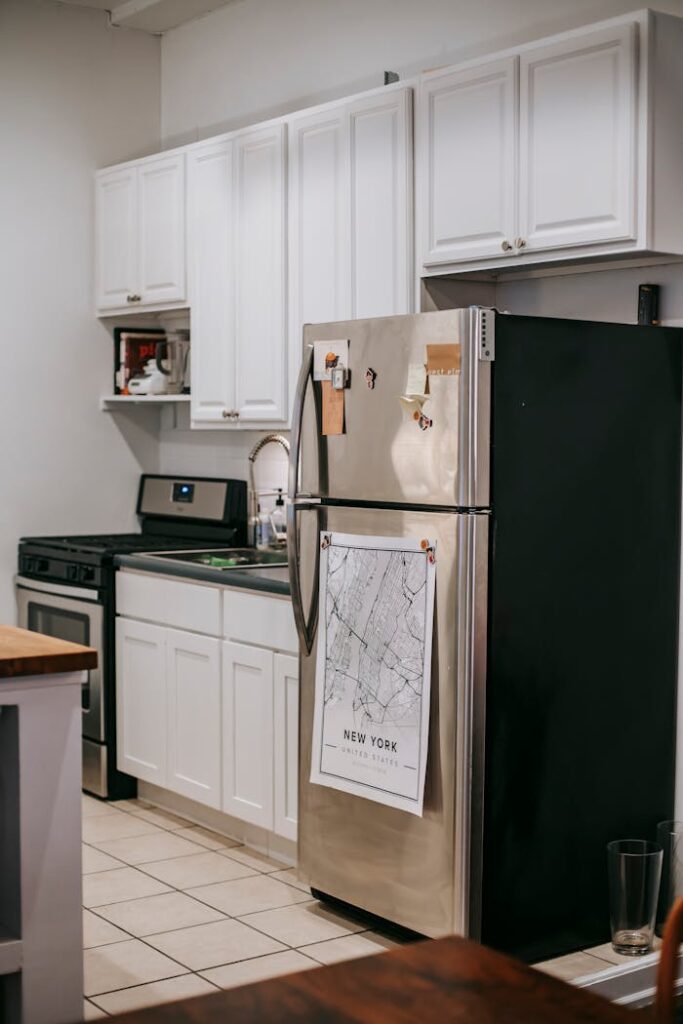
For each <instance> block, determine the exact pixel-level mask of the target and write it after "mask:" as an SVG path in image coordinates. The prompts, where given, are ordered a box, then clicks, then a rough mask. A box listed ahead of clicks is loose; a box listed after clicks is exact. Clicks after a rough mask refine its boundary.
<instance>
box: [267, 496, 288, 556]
mask: <svg viewBox="0 0 683 1024" xmlns="http://www.w3.org/2000/svg"><path fill="white" fill-rule="evenodd" d="M270 526H271V530H272V543H274V544H284V543H285V542H286V540H287V516H286V513H285V499H284V497H283V495H282V488H281V487H278V491H277V498H276V499H275V508H274V509H273V511H272V512H271V513H270Z"/></svg>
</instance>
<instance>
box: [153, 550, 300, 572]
mask: <svg viewBox="0 0 683 1024" xmlns="http://www.w3.org/2000/svg"><path fill="white" fill-rule="evenodd" d="M142 557H143V558H163V559H164V560H168V561H169V562H182V563H185V564H188V565H205V566H207V567H208V568H209V569H226V570H227V569H258V568H261V567H262V566H269V567H275V566H281V565H287V549H286V548H280V549H278V550H271V551H261V550H259V549H258V548H209V549H207V548H203V549H201V550H197V551H146V552H144V554H143V555H142Z"/></svg>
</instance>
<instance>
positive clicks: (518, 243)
mask: <svg viewBox="0 0 683 1024" xmlns="http://www.w3.org/2000/svg"><path fill="white" fill-rule="evenodd" d="M515 245H516V246H517V248H518V249H523V248H524V246H525V245H526V238H516V239H515Z"/></svg>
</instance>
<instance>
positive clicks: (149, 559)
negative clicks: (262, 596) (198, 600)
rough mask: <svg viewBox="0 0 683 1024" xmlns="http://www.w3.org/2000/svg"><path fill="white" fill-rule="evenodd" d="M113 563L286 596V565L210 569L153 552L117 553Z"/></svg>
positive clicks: (287, 580)
mask: <svg viewBox="0 0 683 1024" xmlns="http://www.w3.org/2000/svg"><path fill="white" fill-rule="evenodd" d="M114 564H115V565H116V566H117V567H118V568H119V569H137V570H138V571H141V572H154V573H158V574H161V575H163V576H180V577H182V578H183V579H191V580H192V579H194V580H204V581H206V582H208V583H218V584H220V585H221V586H223V587H245V588H247V589H249V590H261V591H264V592H265V593H269V594H283V595H285V596H286V597H289V594H290V589H289V570H288V569H287V567H286V566H282V567H279V568H277V567H272V566H270V567H269V566H256V567H255V568H253V569H212V568H211V567H210V566H207V565H193V564H192V563H189V562H187V563H186V562H177V561H174V560H173V559H166V558H156V557H155V556H154V555H142V554H136V555H117V556H116V558H115V559H114Z"/></svg>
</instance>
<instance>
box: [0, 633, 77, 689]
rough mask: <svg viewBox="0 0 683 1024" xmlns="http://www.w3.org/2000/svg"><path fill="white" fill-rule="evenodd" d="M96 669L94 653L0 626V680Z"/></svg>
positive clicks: (55, 640) (49, 638)
mask: <svg viewBox="0 0 683 1024" xmlns="http://www.w3.org/2000/svg"><path fill="white" fill-rule="evenodd" d="M88 668H97V651H95V650H93V648H92V647H81V645H80V644H71V643H68V641H66V640H57V639H56V638H55V637H51V636H43V634H42V633H33V632H31V631H30V630H28V629H17V627H16V626H0V679H14V678H16V677H17V676H44V675H54V674H56V673H58V672H78V671H80V670H81V669H88Z"/></svg>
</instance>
